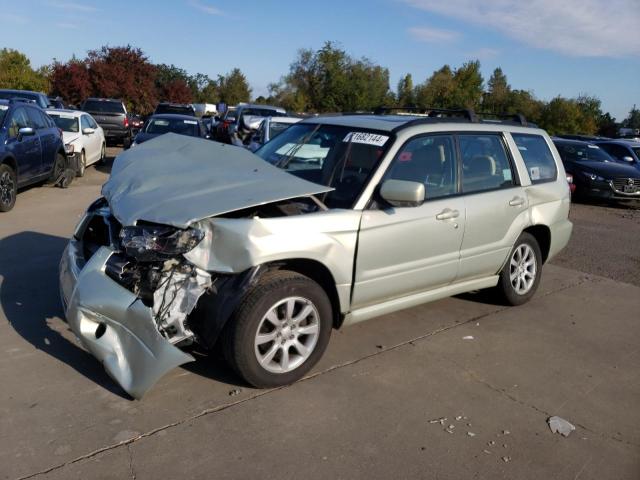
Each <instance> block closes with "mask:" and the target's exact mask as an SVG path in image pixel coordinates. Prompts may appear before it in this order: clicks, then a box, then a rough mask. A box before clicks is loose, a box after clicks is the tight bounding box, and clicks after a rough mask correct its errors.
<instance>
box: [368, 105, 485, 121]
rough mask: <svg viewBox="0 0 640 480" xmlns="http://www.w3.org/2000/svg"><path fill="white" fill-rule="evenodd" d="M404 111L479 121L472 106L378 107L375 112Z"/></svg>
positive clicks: (376, 113) (381, 113)
mask: <svg viewBox="0 0 640 480" xmlns="http://www.w3.org/2000/svg"><path fill="white" fill-rule="evenodd" d="M402 111H405V112H412V113H416V114H422V115H426V116H427V117H430V118H442V117H465V118H466V119H467V120H469V121H470V122H473V123H476V122H477V121H478V116H477V115H476V113H475V112H474V111H473V109H472V108H431V107H378V108H376V109H375V110H374V114H375V115H385V114H389V113H392V112H402Z"/></svg>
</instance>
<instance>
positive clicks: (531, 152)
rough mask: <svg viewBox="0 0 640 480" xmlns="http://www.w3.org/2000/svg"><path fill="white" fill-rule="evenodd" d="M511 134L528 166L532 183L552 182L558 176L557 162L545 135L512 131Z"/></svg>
mask: <svg viewBox="0 0 640 480" xmlns="http://www.w3.org/2000/svg"><path fill="white" fill-rule="evenodd" d="M511 136H512V137H513V140H514V141H515V142H516V145H517V146H518V150H519V151H520V155H521V156H522V159H523V160H524V164H525V165H526V167H527V172H529V178H531V183H533V184H536V183H544V182H552V181H554V180H555V179H556V178H558V169H557V168H556V162H555V160H554V159H553V154H552V153H551V150H549V145H547V142H546V141H545V139H544V138H543V137H541V136H540V135H531V134H525V133H512V134H511Z"/></svg>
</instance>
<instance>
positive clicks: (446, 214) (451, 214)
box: [436, 208, 460, 220]
mask: <svg viewBox="0 0 640 480" xmlns="http://www.w3.org/2000/svg"><path fill="white" fill-rule="evenodd" d="M459 216H460V212H459V211H458V210H451V209H450V208H445V209H444V210H443V211H441V212H440V213H439V214H437V215H436V220H449V219H450V218H458V217H459Z"/></svg>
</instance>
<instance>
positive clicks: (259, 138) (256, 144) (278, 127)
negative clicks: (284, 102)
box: [247, 117, 302, 152]
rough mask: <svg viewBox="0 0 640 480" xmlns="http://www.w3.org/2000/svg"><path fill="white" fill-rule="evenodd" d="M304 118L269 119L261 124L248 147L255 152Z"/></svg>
mask: <svg viewBox="0 0 640 480" xmlns="http://www.w3.org/2000/svg"><path fill="white" fill-rule="evenodd" d="M300 120H302V118H298V117H267V118H265V119H264V120H263V121H262V122H261V123H260V126H259V127H258V129H257V130H256V132H255V133H254V134H253V136H252V137H251V142H250V143H249V146H248V147H247V148H248V149H249V150H251V151H252V152H255V151H256V150H257V149H259V148H260V147H261V146H262V145H264V144H265V143H267V142H268V141H269V140H271V139H272V138H273V137H275V136H276V135H278V134H280V133H282V132H284V131H285V130H286V129H287V128H289V127H290V126H291V125H293V124H294V123H298V122H299V121H300Z"/></svg>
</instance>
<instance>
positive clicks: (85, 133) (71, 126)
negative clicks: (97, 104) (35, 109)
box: [47, 109, 106, 177]
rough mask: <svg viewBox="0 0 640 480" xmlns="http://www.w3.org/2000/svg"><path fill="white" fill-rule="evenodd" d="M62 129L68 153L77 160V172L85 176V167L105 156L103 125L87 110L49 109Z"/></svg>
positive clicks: (49, 112)
mask: <svg viewBox="0 0 640 480" xmlns="http://www.w3.org/2000/svg"><path fill="white" fill-rule="evenodd" d="M47 114H49V116H50V117H51V118H52V119H53V121H54V122H55V123H56V125H57V126H58V128H59V129H60V130H62V136H63V140H64V145H65V150H66V151H67V155H68V156H69V157H70V158H72V159H73V160H75V165H76V172H77V175H78V176H79V177H82V176H84V172H85V169H86V168H87V167H88V166H89V165H92V164H94V163H96V162H100V161H101V160H103V159H104V157H105V150H106V141H105V139H104V131H103V130H102V127H101V126H100V125H98V123H97V122H96V121H95V120H94V119H93V117H92V116H91V115H89V114H88V113H86V112H80V111H78V110H54V109H49V110H47Z"/></svg>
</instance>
